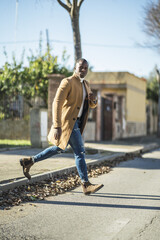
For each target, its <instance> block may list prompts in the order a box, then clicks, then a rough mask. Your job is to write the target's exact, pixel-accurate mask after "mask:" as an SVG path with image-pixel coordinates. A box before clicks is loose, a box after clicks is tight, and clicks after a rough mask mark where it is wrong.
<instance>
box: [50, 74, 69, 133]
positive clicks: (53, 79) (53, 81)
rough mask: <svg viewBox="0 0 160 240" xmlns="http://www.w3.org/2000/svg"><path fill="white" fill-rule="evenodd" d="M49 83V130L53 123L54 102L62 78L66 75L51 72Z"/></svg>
mask: <svg viewBox="0 0 160 240" xmlns="http://www.w3.org/2000/svg"><path fill="white" fill-rule="evenodd" d="M48 77H49V84H48V131H49V129H50V127H51V125H52V103H53V100H54V97H55V95H56V91H57V88H58V87H59V84H60V82H61V80H62V79H63V78H64V77H65V76H64V75H61V74H50V75H49V76H48Z"/></svg>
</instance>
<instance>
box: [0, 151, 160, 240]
mask: <svg viewBox="0 0 160 240" xmlns="http://www.w3.org/2000/svg"><path fill="white" fill-rule="evenodd" d="M90 180H91V182H93V183H103V184H104V187H103V188H102V189H101V190H100V191H99V192H97V193H95V194H93V195H90V196H85V195H83V194H82V190H81V187H78V188H76V189H75V190H74V191H71V192H68V193H66V194H63V195H58V196H56V197H48V198H47V199H46V200H45V201H39V202H32V203H27V204H23V205H20V206H17V207H13V208H12V209H11V210H8V211H7V210H5V211H0V239H2V240H4V239H9V240H10V239H15V240H19V239H23V240H24V239H25V240H27V239H29V240H30V239H31V240H32V239H34V240H111V239H112V240H142V239H143V240H147V239H148V240H159V239H160V228H159V226H160V149H158V150H155V151H153V152H151V153H146V154H144V155H143V158H136V159H134V160H130V161H127V162H122V163H121V164H120V165H119V166H117V167H116V168H113V171H111V172H110V173H108V174H104V175H101V176H99V177H98V178H94V179H90Z"/></svg>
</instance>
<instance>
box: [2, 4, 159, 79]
mask: <svg viewBox="0 0 160 240" xmlns="http://www.w3.org/2000/svg"><path fill="white" fill-rule="evenodd" d="M63 1H64V0H63ZM154 2H156V0H154ZM147 3H148V0H85V1H84V2H83V4H82V6H81V10H80V33H81V42H82V56H83V57H84V58H86V59H87V60H88V62H89V64H90V66H92V67H93V71H95V72H119V71H120V72H123V71H127V72H130V73H132V74H135V75H136V76H139V77H145V78H147V77H148V76H149V74H150V72H152V71H153V69H154V67H155V66H156V65H157V66H159V67H160V63H159V59H160V54H159V53H158V52H157V51H156V50H153V49H148V48H142V47H139V45H140V44H141V45H143V44H144V43H145V42H147V41H148V40H149V38H148V37H147V35H146V34H145V33H144V31H143V29H144V23H143V19H144V7H145V6H146V4H147ZM16 6H17V5H16V0H0V23H1V24H0V68H2V67H3V65H4V63H5V62H6V61H8V62H12V55H13V53H14V54H15V57H16V59H17V61H20V60H21V57H22V53H23V50H25V55H24V64H25V65H27V63H28V62H27V57H28V56H30V54H31V53H30V50H31V51H32V52H33V53H35V54H37V53H38V51H39V39H40V32H41V36H42V51H43V52H45V50H46V47H47V41H46V29H48V34H49V44H50V47H51V48H52V53H53V54H54V55H55V56H58V61H59V63H61V61H62V60H61V59H62V53H63V51H64V49H65V50H66V52H67V55H69V60H68V62H67V63H66V66H67V67H69V68H70V69H73V66H74V48H73V33H72V28H71V21H70V17H69V14H68V12H67V11H66V10H65V9H64V8H62V7H61V6H60V5H59V4H58V2H57V0H18V7H16ZM16 9H17V11H16ZM16 13H17V14H16ZM4 49H5V51H6V53H7V57H6V56H5V54H4Z"/></svg>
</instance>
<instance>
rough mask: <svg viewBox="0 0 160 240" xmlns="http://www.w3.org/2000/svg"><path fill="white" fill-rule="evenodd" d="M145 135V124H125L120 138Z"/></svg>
mask: <svg viewBox="0 0 160 240" xmlns="http://www.w3.org/2000/svg"><path fill="white" fill-rule="evenodd" d="M145 135H146V123H140V122H127V123H126V129H125V131H124V132H123V136H122V138H126V137H138V136H145Z"/></svg>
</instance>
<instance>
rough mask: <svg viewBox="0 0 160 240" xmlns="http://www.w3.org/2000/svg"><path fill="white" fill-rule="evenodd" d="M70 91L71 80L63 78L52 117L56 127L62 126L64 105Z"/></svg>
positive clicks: (54, 102) (53, 106) (54, 103)
mask: <svg viewBox="0 0 160 240" xmlns="http://www.w3.org/2000/svg"><path fill="white" fill-rule="evenodd" d="M69 91H70V82H69V80H68V79H63V80H62V81H61V83H60V86H59V87H58V89H57V92H56V96H55V98H54V101H53V105H52V119H53V126H54V128H57V127H61V114H62V106H63V104H64V101H65V100H66V98H67V96H68V94H69Z"/></svg>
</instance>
